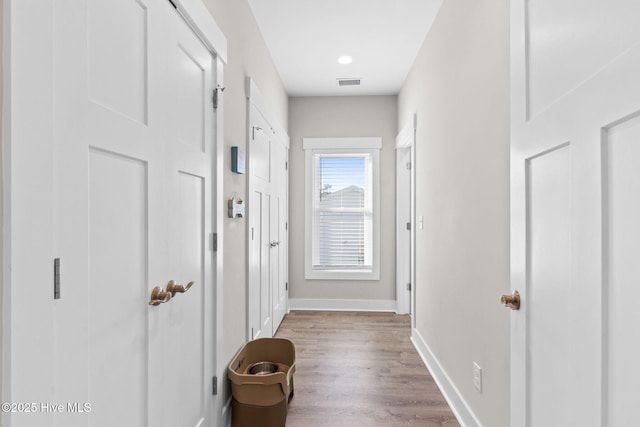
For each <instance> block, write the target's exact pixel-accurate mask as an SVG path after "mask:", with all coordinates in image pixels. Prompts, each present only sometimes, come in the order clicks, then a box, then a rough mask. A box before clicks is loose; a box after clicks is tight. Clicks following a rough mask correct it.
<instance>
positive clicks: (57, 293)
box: [53, 258, 60, 299]
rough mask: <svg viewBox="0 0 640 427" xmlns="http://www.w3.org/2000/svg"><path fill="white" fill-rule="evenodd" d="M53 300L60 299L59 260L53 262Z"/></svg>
mask: <svg viewBox="0 0 640 427" xmlns="http://www.w3.org/2000/svg"><path fill="white" fill-rule="evenodd" d="M53 299H60V258H54V260H53Z"/></svg>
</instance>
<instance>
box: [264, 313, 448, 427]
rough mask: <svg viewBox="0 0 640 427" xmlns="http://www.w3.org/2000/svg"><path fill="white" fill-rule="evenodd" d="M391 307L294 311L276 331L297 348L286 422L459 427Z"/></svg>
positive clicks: (406, 324)
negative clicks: (384, 310) (374, 310)
mask: <svg viewBox="0 0 640 427" xmlns="http://www.w3.org/2000/svg"><path fill="white" fill-rule="evenodd" d="M409 335H410V318H409V316H398V315H395V314H393V313H371V312H357V313H356V312H320V311H292V312H291V313H290V314H288V315H287V316H286V317H285V319H284V321H283V322H282V324H281V326H280V329H279V330H278V332H277V334H276V336H277V337H280V338H289V339H291V340H292V341H293V342H294V344H295V346H296V367H297V369H296V373H295V375H294V380H295V396H294V397H293V399H292V400H291V402H290V404H289V412H288V417H287V426H288V427H296V426H300V427H302V426H304V427H319V426H331V427H340V426H344V427H347V426H348V427H358V426H363V427H364V426H374V425H384V426H402V425H415V426H434V427H435V426H446V427H454V426H459V424H458V422H457V421H456V419H455V417H454V415H453V413H452V412H451V410H450V409H449V406H448V405H447V403H446V401H445V400H444V397H443V396H442V395H441V394H440V392H439V390H438V387H437V386H436V384H435V382H434V380H433V378H432V377H431V375H429V372H428V371H427V369H426V368H425V366H424V364H423V363H422V361H421V360H420V357H419V355H418V353H417V352H416V350H415V348H414V346H413V344H412V343H411V341H410V340H409Z"/></svg>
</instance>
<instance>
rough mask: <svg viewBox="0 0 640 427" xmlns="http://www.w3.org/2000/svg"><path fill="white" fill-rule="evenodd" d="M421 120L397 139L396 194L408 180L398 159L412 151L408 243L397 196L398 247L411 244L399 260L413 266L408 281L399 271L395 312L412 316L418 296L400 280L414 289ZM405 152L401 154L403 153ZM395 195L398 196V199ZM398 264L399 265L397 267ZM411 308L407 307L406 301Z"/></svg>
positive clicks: (407, 126) (413, 122) (410, 124)
mask: <svg viewBox="0 0 640 427" xmlns="http://www.w3.org/2000/svg"><path fill="white" fill-rule="evenodd" d="M417 121H418V119H417V114H413V116H412V117H411V121H410V122H409V123H407V124H406V125H405V127H403V128H402V130H401V131H400V132H399V133H398V135H397V136H396V159H398V160H396V185H397V188H396V192H397V195H398V194H403V193H400V192H401V191H404V190H406V189H405V188H404V187H403V185H406V184H407V183H406V180H405V179H402V178H404V175H401V174H404V173H406V172H404V170H403V169H401V166H402V165H400V164H399V156H401V155H406V152H410V154H409V157H410V162H411V170H410V171H409V191H410V193H409V207H408V209H409V222H410V224H411V231H410V233H409V237H408V238H409V242H406V241H403V242H400V240H402V239H403V237H402V234H401V233H404V231H405V226H406V225H404V224H402V223H401V222H400V218H402V217H403V216H404V215H403V214H404V213H405V212H406V209H407V206H400V204H399V203H400V202H399V198H398V197H396V242H397V243H396V245H397V246H398V247H400V246H399V245H400V243H403V246H404V244H405V243H408V244H409V253H408V254H406V253H405V251H404V250H402V252H401V251H400V249H396V260H398V258H399V257H402V256H408V257H409V259H410V263H409V277H408V278H406V277H404V275H403V274H402V272H401V271H400V270H399V269H397V271H396V299H397V300H398V308H397V310H396V312H397V313H398V314H407V313H409V314H413V310H412V307H413V306H414V304H413V297H414V295H415V292H413V290H407V281H406V280H401V279H407V280H408V282H409V283H411V287H412V289H413V288H415V232H416V227H415V212H414V211H415V209H414V206H415V173H416V172H415V161H416V156H415V140H416V123H417ZM401 153H402V154H401ZM397 195H396V196H397ZM397 265H399V263H398V264H397ZM407 300H408V301H409V302H408V305H407V302H406V301H407ZM411 326H412V327H413V326H415V325H413V322H412V325H411Z"/></svg>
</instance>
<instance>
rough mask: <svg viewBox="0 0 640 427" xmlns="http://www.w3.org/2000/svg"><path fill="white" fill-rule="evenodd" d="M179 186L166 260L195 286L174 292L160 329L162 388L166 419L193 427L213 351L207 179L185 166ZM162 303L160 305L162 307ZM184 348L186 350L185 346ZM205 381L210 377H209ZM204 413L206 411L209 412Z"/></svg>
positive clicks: (199, 412)
mask: <svg viewBox="0 0 640 427" xmlns="http://www.w3.org/2000/svg"><path fill="white" fill-rule="evenodd" d="M177 180H178V182H177V184H178V191H177V193H178V194H177V195H176V197H175V202H176V203H175V215H174V216H173V217H172V221H171V222H172V223H173V226H172V230H173V231H174V233H173V234H172V239H170V246H171V248H170V249H169V254H170V256H171V260H170V261H169V264H170V265H171V269H172V270H173V271H174V273H173V274H172V275H171V277H172V278H173V279H174V280H176V282H177V283H178V284H181V285H186V284H187V283H188V282H190V281H193V282H194V284H193V286H192V287H191V288H190V289H189V290H188V291H186V292H185V293H184V294H176V295H175V296H174V298H173V301H171V304H170V305H168V306H167V307H166V308H167V310H166V311H167V319H166V327H165V330H164V333H165V341H166V343H167V345H166V346H165V364H166V366H167V367H169V368H170V369H167V372H166V374H165V375H166V387H165V388H164V390H165V393H167V394H168V397H169V398H170V401H171V406H175V407H176V408H180V410H179V411H168V413H167V418H166V425H167V426H172V425H184V426H189V427H195V426H198V425H200V424H199V423H200V422H202V420H203V419H204V418H205V414H204V413H203V411H204V409H205V404H206V402H205V395H204V393H205V383H204V382H205V378H206V377H205V375H207V373H208V371H207V370H206V367H205V366H206V364H205V360H207V358H208V357H212V354H211V351H210V349H209V348H205V345H207V344H210V340H209V339H207V338H208V337H207V333H210V330H208V328H207V327H206V326H207V325H206V321H207V318H206V315H205V310H211V306H212V304H210V303H209V300H210V299H211V298H212V296H211V292H210V289H211V287H210V286H207V283H208V281H207V280H205V279H206V278H207V277H208V274H206V261H205V243H206V240H205V230H204V224H205V215H204V214H205V211H206V210H205V206H206V201H207V198H206V197H205V191H204V190H205V185H204V184H205V180H204V179H203V178H202V177H198V176H194V175H190V174H187V173H184V172H181V173H178V174H177ZM163 308H164V307H163ZM186 349H188V351H185V350H186ZM207 384H208V382H207ZM207 418H208V417H207Z"/></svg>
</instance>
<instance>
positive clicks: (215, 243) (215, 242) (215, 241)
mask: <svg viewBox="0 0 640 427" xmlns="http://www.w3.org/2000/svg"><path fill="white" fill-rule="evenodd" d="M211 240H212V245H211V246H212V247H213V251H214V252H217V251H218V233H213V234H212V235H211Z"/></svg>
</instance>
